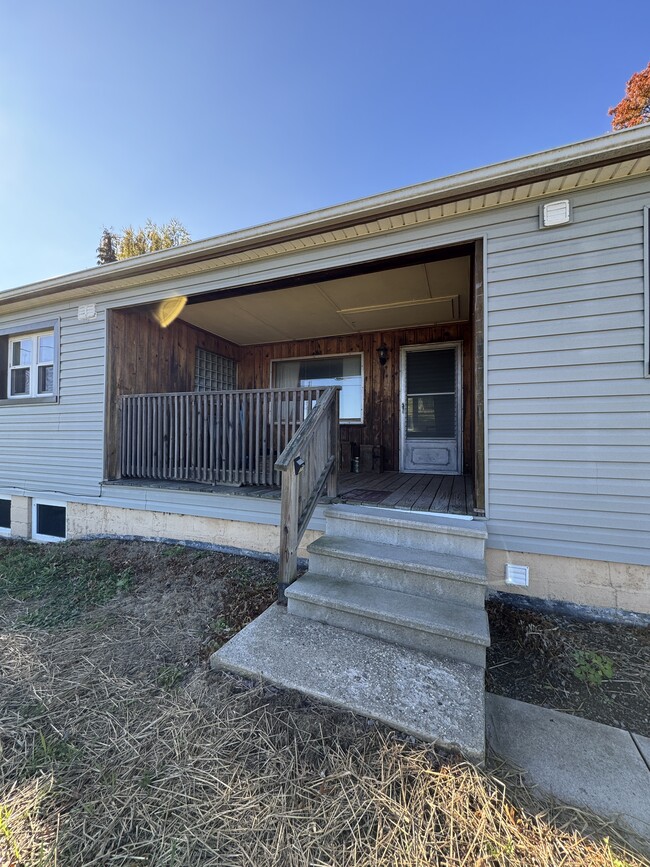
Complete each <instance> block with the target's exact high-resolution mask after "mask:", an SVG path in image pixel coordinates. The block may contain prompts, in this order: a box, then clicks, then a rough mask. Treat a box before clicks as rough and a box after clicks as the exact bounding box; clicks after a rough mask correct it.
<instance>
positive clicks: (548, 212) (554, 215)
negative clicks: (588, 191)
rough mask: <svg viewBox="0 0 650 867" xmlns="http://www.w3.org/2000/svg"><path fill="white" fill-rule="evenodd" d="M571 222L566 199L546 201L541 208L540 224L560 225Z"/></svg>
mask: <svg viewBox="0 0 650 867" xmlns="http://www.w3.org/2000/svg"><path fill="white" fill-rule="evenodd" d="M569 222H571V206H570V204H569V200H568V199H563V200H562V201H561V202H548V203H547V204H546V205H544V207H543V208H542V226H544V227H545V228H548V227H550V226H562V225H563V224H564V223H569Z"/></svg>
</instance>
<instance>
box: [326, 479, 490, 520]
mask: <svg viewBox="0 0 650 867" xmlns="http://www.w3.org/2000/svg"><path fill="white" fill-rule="evenodd" d="M338 502H342V503H351V504H352V503H357V504H365V505H372V506H387V507H390V508H393V509H411V510H413V511H418V512H442V513H446V514H452V515H471V514H472V513H473V511H474V483H473V480H472V477H471V476H469V475H466V476H438V475H436V476H434V475H426V474H421V473H397V472H387V473H341V475H340V476H339V497H338Z"/></svg>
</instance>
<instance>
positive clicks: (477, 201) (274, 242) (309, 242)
mask: <svg viewBox="0 0 650 867" xmlns="http://www.w3.org/2000/svg"><path fill="white" fill-rule="evenodd" d="M611 166H614V167H615V168H614V169H613V170H610V169H608V168H607V167H611ZM648 171H650V125H641V126H638V127H634V128H632V129H627V130H620V131H617V132H610V133H607V134H605V135H603V136H599V137H597V138H592V139H588V140H585V141H581V142H578V143H576V144H571V145H566V146H563V147H559V148H553V149H550V150H546V151H541V152H539V153H536V154H532V155H530V156H526V157H520V158H517V159H513V160H507V161H505V162H500V163H495V164H493V165H488V166H485V167H482V168H478V169H473V170H471V171H466V172H461V173H458V174H454V175H449V176H447V177H442V178H438V179H436V180H433V181H428V182H426V183H422V184H416V185H413V186H409V187H405V188H403V189H399V190H394V191H392V192H387V193H383V194H380V195H375V196H370V197H368V198H364V199H359V200H356V201H352V202H348V203H345V204H341V205H336V206H334V207H330V208H325V209H321V210H317V211H311V212H309V213H306V214H301V215H298V216H294V217H289V218H287V219H283V220H278V221H275V222H271V223H264V224H261V225H259V226H254V227H252V228H248V229H242V230H240V231H236V232H230V233H227V234H223V235H219V236H216V237H213V238H208V239H206V240H203V241H196V242H193V243H191V244H187V245H184V246H182V247H176V248H172V249H170V250H164V251H159V252H156V253H150V254H147V255H144V256H138V257H134V258H132V259H127V260H123V261H121V262H114V263H111V264H109V265H102V266H98V267H94V268H89V269H86V270H83V271H76V272H73V273H71V274H66V275H62V276H58V277H54V278H51V279H48V280H43V281H39V282H36V283H31V284H28V285H26V286H20V287H17V288H15V289H9V290H5V291H3V292H0V308H2V307H5V308H8V307H9V306H10V305H11V307H12V308H13V309H18V308H20V307H22V306H31V304H33V303H34V301H37V300H38V299H41V298H46V297H48V296H53V295H61V294H63V295H65V297H66V298H75V297H83V296H88V295H93V294H95V293H96V292H97V291H99V290H102V291H105V290H109V289H120V288H127V287H132V286H137V285H139V284H145V283H151V282H155V281H156V280H159V279H161V276H162V274H161V272H164V277H165V278H168V277H170V276H173V277H180V276H183V275H184V274H192V273H197V272H201V271H209V270H212V269H215V268H217V267H219V265H221V264H228V265H230V264H233V263H235V262H238V261H246V260H247V259H248V260H251V259H253V260H256V261H259V260H260V259H262V258H265V257H267V256H271V255H277V254H278V253H280V252H287V251H289V250H291V249H300V248H301V247H303V248H304V247H305V246H316V245H318V244H323V243H331V242H336V241H340V240H345V239H347V238H354V237H356V236H358V234H359V227H360V226H363V230H362V232H361V233H362V234H369V233H372V232H373V231H375V232H381V231H390V230H393V229H395V228H399V227H401V226H404V225H408V224H409V223H410V222H420V221H421V219H443V218H445V217H447V216H455V215H456V214H458V213H467V212H468V211H471V210H481V209H483V208H493V207H498V206H499V205H503V204H510V203H512V202H513V201H519V200H525V199H531V198H539V197H541V196H544V195H548V194H553V193H561V192H562V190H563V189H564V188H565V184H563V182H562V179H566V180H568V187H569V188H571V189H576V188H577V187H580V186H590V185H593V184H601V183H608V182H610V181H612V180H616V179H619V178H623V177H630V176H632V175H636V174H641V173H647V172H648ZM418 214H421V217H420V218H418ZM409 215H410V216H411V219H410V220H409V219H408V216H409ZM369 226H371V227H372V228H368V227H369Z"/></svg>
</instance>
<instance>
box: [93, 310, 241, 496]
mask: <svg viewBox="0 0 650 867" xmlns="http://www.w3.org/2000/svg"><path fill="white" fill-rule="evenodd" d="M107 316H108V321H107V362H106V426H105V427H106V456H105V467H104V472H105V477H106V478H108V479H113V478H117V475H118V471H119V456H118V453H117V449H118V443H119V412H118V404H119V400H118V398H119V396H120V395H122V394H157V393H159V392H178V391H194V361H195V353H196V349H197V348H200V349H207V350H208V352H216V353H218V354H219V355H224V356H226V357H227V358H234V359H235V360H236V361H238V360H239V357H240V355H241V348H240V347H239V346H236V345H235V344H234V343H230V342H229V341H228V340H223V339H222V338H221V337H217V336H216V335H214V334H210V333H209V332H207V331H202V330H201V329H199V328H195V327H194V326H193V325H189V324H188V323H187V322H183V321H182V320H180V319H177V320H176V321H175V322H173V323H172V324H171V325H170V326H169V327H168V328H161V327H160V325H158V323H157V322H156V321H155V319H154V318H153V316H152V315H151V313H150V312H148V311H147V310H146V309H143V308H135V309H133V308H131V309H129V310H109V311H108V314H107Z"/></svg>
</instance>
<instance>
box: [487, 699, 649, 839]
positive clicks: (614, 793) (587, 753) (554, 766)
mask: <svg viewBox="0 0 650 867" xmlns="http://www.w3.org/2000/svg"><path fill="white" fill-rule="evenodd" d="M486 726H487V737H488V743H489V745H490V748H491V749H492V750H493V751H494V752H495V753H496V754H497V755H499V756H501V757H502V758H504V759H506V760H507V761H508V762H510V763H511V764H513V765H515V766H516V767H518V768H521V769H522V770H523V771H524V777H525V779H526V781H527V782H528V783H529V784H533V785H536V786H538V787H539V788H540V789H541V790H542V791H544V792H545V793H546V794H549V795H552V796H553V797H554V798H557V800H558V801H563V802H564V803H566V804H571V805H572V806H574V807H578V808H583V809H584V808H586V809H588V810H591V811H592V812H594V813H597V814H598V815H600V816H603V817H604V818H606V819H610V820H612V821H615V822H617V823H618V824H619V825H621V826H622V827H624V828H627V829H628V830H630V831H632V832H633V833H635V834H637V835H639V836H640V837H642V838H644V839H645V840H648V841H650V769H649V767H648V765H647V764H646V761H645V750H648V752H649V754H650V750H649V749H648V748H649V747H650V741H649V740H648V739H647V738H642V737H640V736H639V735H631V734H630V732H627V731H625V730H623V729H616V728H612V727H611V726H606V725H602V724H601V723H597V722H593V721H592V720H587V719H583V718H582V717H578V716H573V715H571V714H566V713H560V712H559V711H555V710H549V709H547V708H543V707H538V706H536V705H532V704H526V703H525V702H522V701H515V700H514V699H511V698H503V697H502V696H497V695H489V694H488V695H487V696H486Z"/></svg>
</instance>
